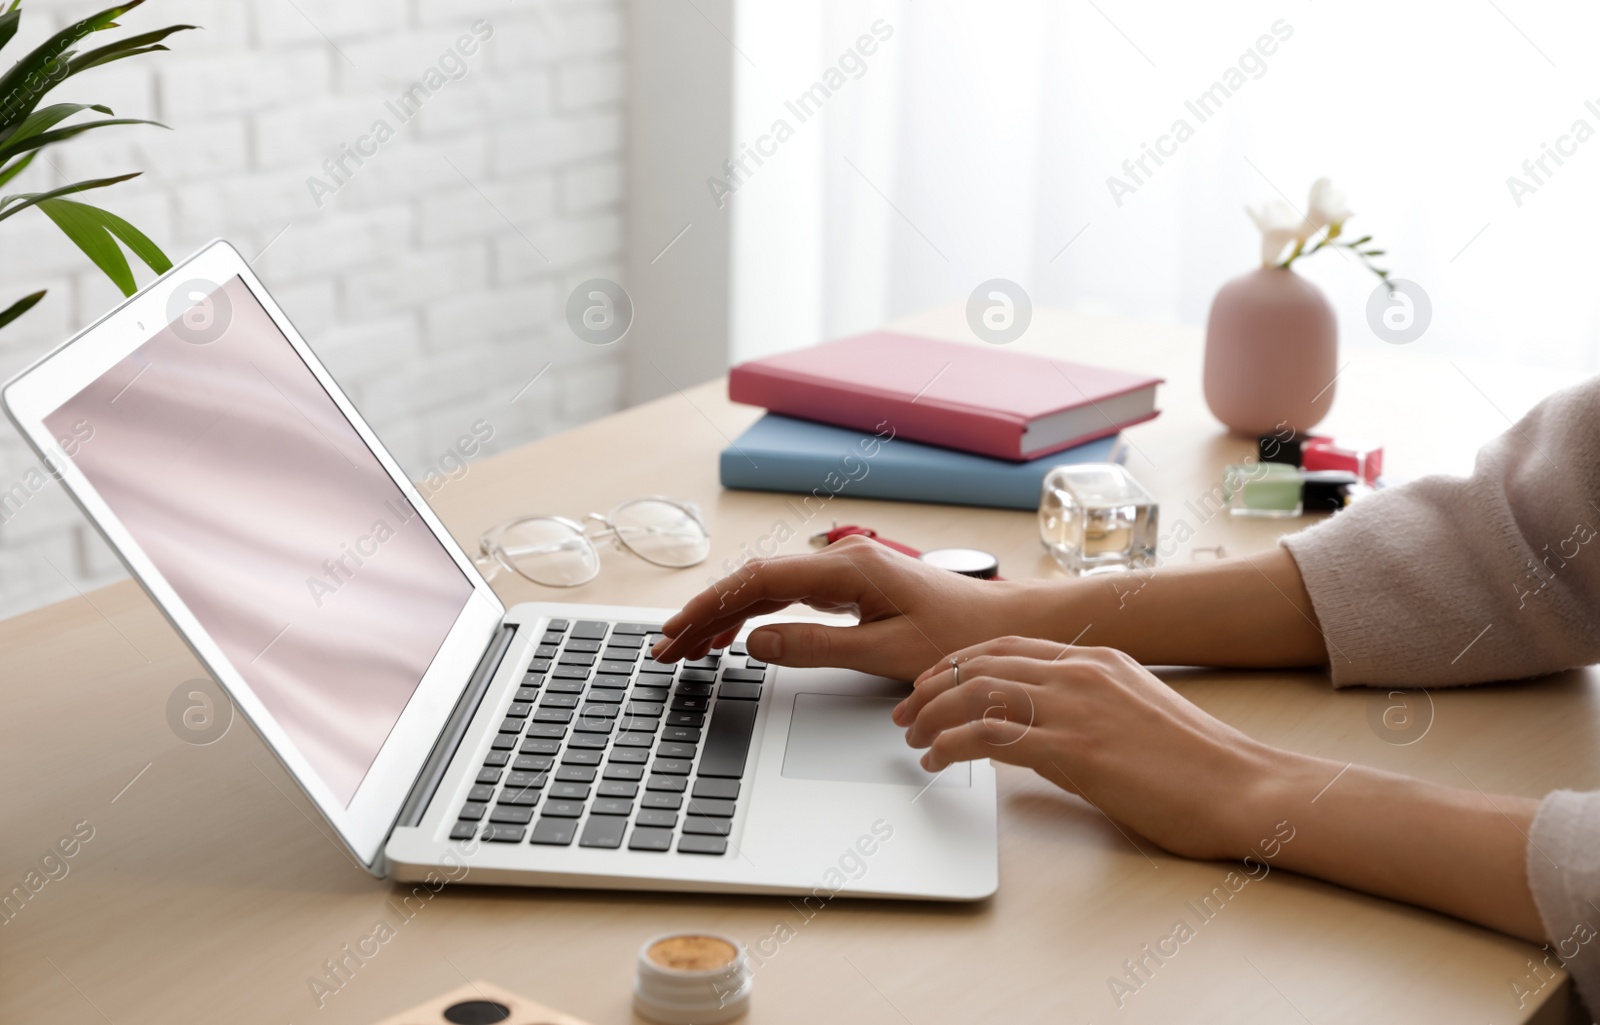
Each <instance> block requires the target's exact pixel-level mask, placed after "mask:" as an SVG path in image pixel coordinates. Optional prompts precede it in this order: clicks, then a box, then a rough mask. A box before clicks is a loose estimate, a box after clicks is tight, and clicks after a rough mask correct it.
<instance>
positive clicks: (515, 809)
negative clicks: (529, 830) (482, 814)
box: [489, 804, 533, 826]
mask: <svg viewBox="0 0 1600 1025" xmlns="http://www.w3.org/2000/svg"><path fill="white" fill-rule="evenodd" d="M489 821H490V822H509V823H511V824H512V825H514V826H526V825H527V824H528V823H530V822H532V821H533V809H532V808H522V807H519V806H517V805H514V804H497V805H495V807H494V813H493V814H491V815H490V816H489Z"/></svg>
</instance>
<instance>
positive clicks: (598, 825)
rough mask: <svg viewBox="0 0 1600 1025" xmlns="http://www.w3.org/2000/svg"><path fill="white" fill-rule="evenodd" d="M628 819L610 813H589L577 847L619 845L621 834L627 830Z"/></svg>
mask: <svg viewBox="0 0 1600 1025" xmlns="http://www.w3.org/2000/svg"><path fill="white" fill-rule="evenodd" d="M627 828H628V820H627V819H619V818H617V817H615V816H611V815H591V816H589V821H588V822H586V823H584V826H583V836H582V837H581V838H580V839H579V840H578V846H579V847H621V846H622V834H623V833H624V832H626V831H627Z"/></svg>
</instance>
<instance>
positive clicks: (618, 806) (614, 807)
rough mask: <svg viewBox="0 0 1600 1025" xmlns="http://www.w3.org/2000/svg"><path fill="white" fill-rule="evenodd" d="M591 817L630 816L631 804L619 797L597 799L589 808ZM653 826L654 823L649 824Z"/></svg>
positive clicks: (631, 811) (631, 812)
mask: <svg viewBox="0 0 1600 1025" xmlns="http://www.w3.org/2000/svg"><path fill="white" fill-rule="evenodd" d="M589 814H591V815H632V814H633V802H632V801H625V800H623V799H622V798H620V797H598V798H596V799H595V802H594V804H593V805H592V806H591V807H590V808H589ZM651 824H652V825H654V824H655V823H651Z"/></svg>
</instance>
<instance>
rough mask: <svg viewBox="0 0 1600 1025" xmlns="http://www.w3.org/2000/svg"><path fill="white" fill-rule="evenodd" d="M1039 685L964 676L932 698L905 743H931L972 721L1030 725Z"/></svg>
mask: <svg viewBox="0 0 1600 1025" xmlns="http://www.w3.org/2000/svg"><path fill="white" fill-rule="evenodd" d="M1038 689H1039V688H1037V687H1034V686H1031V685H1029V684H1025V683H1021V682H1019V681H1017V680H1015V679H1005V678H1001V677H994V676H979V677H976V678H974V679H971V680H964V681H962V683H961V686H959V687H955V688H952V689H951V690H948V691H946V692H945V693H943V694H941V695H939V697H937V698H935V699H934V700H933V701H931V702H929V704H928V705H927V707H925V708H924V709H923V710H922V712H921V714H919V715H918V716H917V718H916V720H915V721H914V722H912V724H911V727H910V728H909V729H907V730H906V743H907V744H910V745H911V746H912V747H928V746H930V745H931V744H933V742H934V741H935V739H937V738H938V736H939V734H941V733H943V732H945V731H946V730H953V729H955V728H956V727H958V726H966V725H969V724H971V723H982V724H986V725H997V724H999V723H1011V724H1014V725H1019V726H1022V727H1023V728H1024V729H1027V728H1029V727H1031V726H1032V725H1033V723H1034V719H1035V718H1036V716H1037V715H1038V708H1037V706H1036V704H1035V701H1034V696H1033V693H1034V691H1036V690H1038Z"/></svg>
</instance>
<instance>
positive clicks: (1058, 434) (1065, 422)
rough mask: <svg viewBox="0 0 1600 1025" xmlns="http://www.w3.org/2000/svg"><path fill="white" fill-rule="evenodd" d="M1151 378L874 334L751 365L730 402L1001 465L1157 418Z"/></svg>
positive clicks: (742, 369) (732, 382) (739, 373)
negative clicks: (967, 454) (997, 461)
mask: <svg viewBox="0 0 1600 1025" xmlns="http://www.w3.org/2000/svg"><path fill="white" fill-rule="evenodd" d="M1160 383H1161V379H1160V378H1157V377H1149V376H1146V375H1144V374H1134V373H1129V372H1127V371H1123V370H1105V369H1102V368H1099V367H1089V366H1084V365H1083V364H1081V363H1069V362H1067V361H1066V360H1052V359H1046V358H1045V357H1043V356H1032V355H1025V354H1023V353H1019V352H1010V351H1007V350H1005V349H996V348H992V347H988V346H977V345H966V344H962V343H960V342H943V341H939V340H937V339H932V338H918V337H916V336H914V335H903V334H895V333H893V332H889V331H876V332H873V333H871V334H865V335H857V336H855V337H853V338H841V339H839V340H838V341H833V342H827V343H825V344H823V345H817V346H813V347H811V348H809V349H799V350H796V351H794V352H786V353H782V354H781V355H777V356H768V357H766V358H765V359H758V360H751V361H750V362H748V363H741V364H740V365H738V366H736V367H734V368H733V371H732V372H731V373H730V374H729V375H728V397H729V398H731V399H732V400H733V401H735V402H744V403H748V404H750V405H753V406H764V407H766V408H767V409H769V410H771V411H772V412H774V413H783V414H786V415H788V416H797V417H803V418H805V419H807V420H819V421H821V422H823V423H829V424H836V425H838V426H840V427H853V428H855V429H856V430H861V431H873V432H883V431H887V430H888V428H891V427H892V428H893V429H894V432H895V436H896V437H903V438H910V439H911V440H913V441H922V442H927V443H928V444H931V445H943V446H945V447H946V448H955V449H961V450H963V451H966V452H977V453H979V454H980V455H986V456H994V457H996V458H999V459H1013V460H1023V459H1036V458H1038V457H1039V456H1043V455H1049V454H1050V453H1052V452H1059V451H1061V450H1062V449H1065V448H1071V447H1073V446H1074V445H1081V444H1083V443H1084V442H1086V441H1093V440H1094V439H1095V438H1103V437H1105V436H1106V435H1109V434H1115V433H1116V432H1117V431H1120V430H1121V429H1122V428H1124V427H1127V426H1129V425H1130V424H1136V423H1139V422H1140V421H1143V420H1149V419H1150V418H1151V417H1153V416H1155V415H1156V404H1155V403H1156V385H1158V384H1160Z"/></svg>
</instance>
